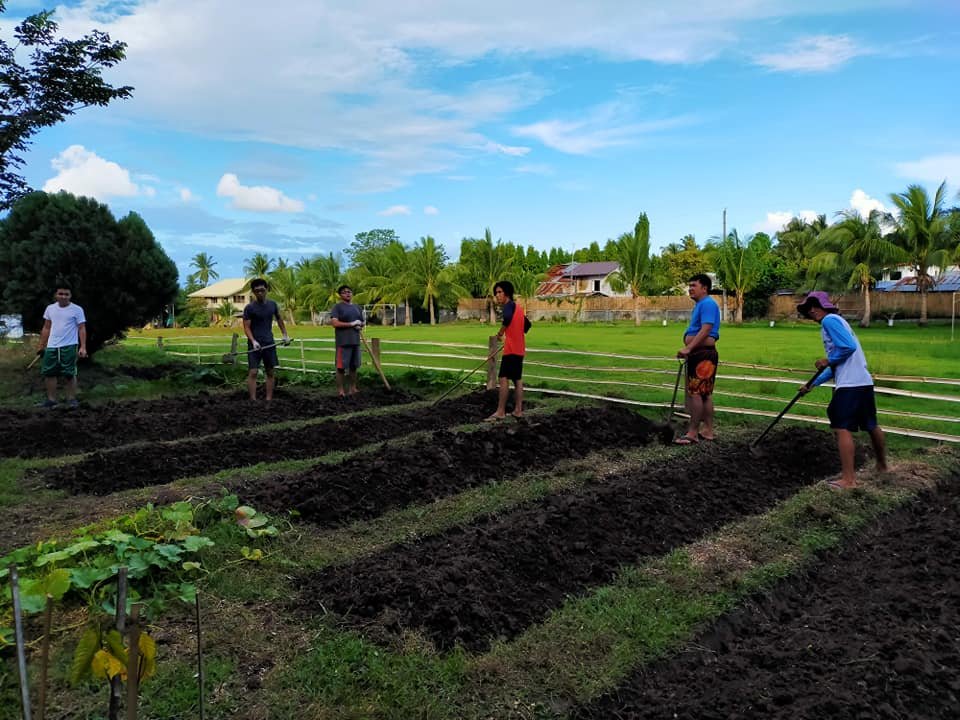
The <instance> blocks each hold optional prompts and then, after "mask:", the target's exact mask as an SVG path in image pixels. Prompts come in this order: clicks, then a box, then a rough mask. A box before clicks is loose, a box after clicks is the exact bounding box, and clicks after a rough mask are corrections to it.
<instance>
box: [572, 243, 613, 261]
mask: <svg viewBox="0 0 960 720" xmlns="http://www.w3.org/2000/svg"><path fill="white" fill-rule="evenodd" d="M604 259H606V258H604V255H603V250H601V249H600V243H598V242H597V241H596V240H594V241H593V242H592V243H590V246H589V247H585V248H580V249H579V250H576V251H574V253H573V260H574V262H579V263H588V262H601V261H602V260H604ZM610 259H612V258H610Z"/></svg>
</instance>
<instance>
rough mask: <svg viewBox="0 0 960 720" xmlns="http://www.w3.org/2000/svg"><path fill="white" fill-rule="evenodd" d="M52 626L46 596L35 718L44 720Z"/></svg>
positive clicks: (51, 610) (50, 599) (48, 598)
mask: <svg viewBox="0 0 960 720" xmlns="http://www.w3.org/2000/svg"><path fill="white" fill-rule="evenodd" d="M52 624H53V597H51V596H50V595H47V605H46V607H45V608H44V610H43V642H42V643H40V690H39V697H38V698H37V717H38V718H39V720H44V718H45V717H46V714H47V669H48V667H49V664H50V626H51V625H52Z"/></svg>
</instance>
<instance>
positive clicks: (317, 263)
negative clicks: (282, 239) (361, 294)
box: [298, 253, 343, 318]
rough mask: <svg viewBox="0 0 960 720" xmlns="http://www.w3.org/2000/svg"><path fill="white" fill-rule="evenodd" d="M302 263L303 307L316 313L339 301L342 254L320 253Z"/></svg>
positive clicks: (301, 296)
mask: <svg viewBox="0 0 960 720" xmlns="http://www.w3.org/2000/svg"><path fill="white" fill-rule="evenodd" d="M298 264H299V265H300V282H299V284H300V290H299V292H300V298H299V299H300V302H301V303H302V305H301V306H302V307H306V308H307V309H309V310H310V313H311V315H312V316H314V318H316V313H318V312H320V311H321V310H326V309H327V308H329V307H330V306H331V305H333V304H335V303H337V302H339V300H340V298H339V296H338V295H337V288H338V287H339V286H340V285H342V284H343V270H342V269H341V267H342V265H341V260H340V255H334V254H333V253H330V254H329V255H319V256H317V257H315V258H311V259H310V260H308V261H306V262H304V261H301V262H300V263H298Z"/></svg>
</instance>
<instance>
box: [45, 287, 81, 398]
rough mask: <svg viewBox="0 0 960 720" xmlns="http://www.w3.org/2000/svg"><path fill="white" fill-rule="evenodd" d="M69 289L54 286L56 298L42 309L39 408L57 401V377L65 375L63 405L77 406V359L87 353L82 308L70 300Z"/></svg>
mask: <svg viewBox="0 0 960 720" xmlns="http://www.w3.org/2000/svg"><path fill="white" fill-rule="evenodd" d="M70 297H71V292H70V288H68V287H64V286H63V285H60V286H58V287H57V295H56V299H57V301H56V302H55V303H51V304H50V305H47V309H46V310H44V311H43V330H41V331H40V349H39V350H37V354H42V355H43V360H42V363H41V365H40V374H41V375H42V376H43V379H44V384H45V386H46V390H47V399H46V400H45V401H44V402H43V407H46V408H52V407H54V406H56V404H57V378H58V377H63V378H66V383H65V387H66V392H67V404H68V405H69V406H70V407H72V408H75V407H77V358H78V357H81V358H85V357H86V356H87V318H86V316H85V315H84V314H83V308H82V307H80V306H79V305H74V304H73V303H72V302H70Z"/></svg>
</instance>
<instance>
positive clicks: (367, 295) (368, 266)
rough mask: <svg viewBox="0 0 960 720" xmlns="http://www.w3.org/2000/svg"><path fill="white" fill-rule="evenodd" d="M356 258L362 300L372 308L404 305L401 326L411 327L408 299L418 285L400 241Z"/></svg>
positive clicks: (356, 270) (404, 248)
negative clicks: (385, 304)
mask: <svg viewBox="0 0 960 720" xmlns="http://www.w3.org/2000/svg"><path fill="white" fill-rule="evenodd" d="M357 257H358V260H359V264H358V265H357V266H356V267H355V268H354V271H355V272H356V275H357V279H358V281H359V282H360V283H362V284H363V287H364V292H363V294H362V297H363V298H364V299H365V300H366V301H367V302H372V303H374V304H375V305H382V304H384V303H393V304H395V305H399V304H403V305H404V307H405V312H404V324H405V325H412V324H413V315H412V313H411V312H410V298H411V297H413V295H415V294H416V293H417V283H416V282H415V280H414V279H413V277H412V276H411V274H410V269H411V260H412V254H411V251H410V250H408V249H407V248H406V246H405V245H404V244H403V243H401V242H400V241H399V240H393V241H391V242H390V243H388V244H387V245H386V246H385V247H383V248H377V249H376V252H374V251H373V250H365V251H363V253H362V254H358V256H357ZM394 316H396V315H394Z"/></svg>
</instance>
